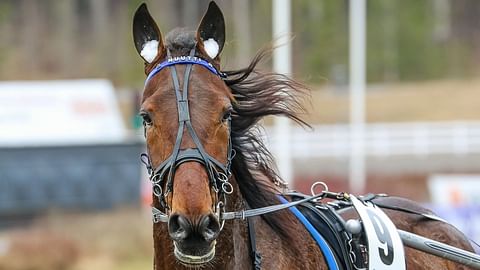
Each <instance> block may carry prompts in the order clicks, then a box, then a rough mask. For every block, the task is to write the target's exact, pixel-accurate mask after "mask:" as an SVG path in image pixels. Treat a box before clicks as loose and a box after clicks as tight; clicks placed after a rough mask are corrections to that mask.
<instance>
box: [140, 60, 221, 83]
mask: <svg viewBox="0 0 480 270" xmlns="http://www.w3.org/2000/svg"><path fill="white" fill-rule="evenodd" d="M186 64H195V65H200V66H203V67H205V68H206V69H208V70H209V71H210V72H212V73H213V74H215V75H217V76H220V77H222V78H223V77H224V76H225V75H224V74H223V73H221V72H219V71H218V70H217V69H216V68H215V67H214V66H213V65H212V64H210V63H209V62H207V61H206V60H204V59H202V58H200V57H196V56H178V57H173V58H169V59H167V60H165V61H163V62H162V63H160V64H158V65H157V66H156V67H155V68H154V69H153V70H152V71H151V72H150V74H148V76H147V79H146V80H145V85H146V84H147V83H148V81H149V80H150V79H151V78H152V77H153V76H155V75H156V74H157V73H158V72H160V71H161V70H162V69H164V68H166V67H169V66H173V65H186Z"/></svg>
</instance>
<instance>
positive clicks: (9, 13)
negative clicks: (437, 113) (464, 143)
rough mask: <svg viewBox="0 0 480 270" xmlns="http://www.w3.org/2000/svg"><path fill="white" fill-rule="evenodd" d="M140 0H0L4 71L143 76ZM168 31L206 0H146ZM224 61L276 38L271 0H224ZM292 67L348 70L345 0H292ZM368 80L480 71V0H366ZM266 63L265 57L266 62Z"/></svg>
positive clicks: (306, 74) (339, 74) (19, 75)
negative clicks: (136, 23) (135, 24)
mask: <svg viewBox="0 0 480 270" xmlns="http://www.w3.org/2000/svg"><path fill="white" fill-rule="evenodd" d="M140 2H141V1H140V0H63V1H57V0H0V80H12V79H61V78H85V77H107V78H110V79H111V80H113V81H114V82H115V83H116V84H117V85H119V86H127V87H135V86H141V83H142V78H143V74H142V72H141V69H142V63H141V61H140V60H139V58H138V57H137V55H136V52H135V50H134V47H133V43H132V40H131V19H132V14H133V12H134V10H135V8H136V7H137V6H138V5H139V4H140ZM147 2H148V4H149V7H150V9H151V12H152V14H153V15H154V17H155V18H156V20H157V22H158V23H159V25H160V28H161V29H162V30H163V31H164V34H165V32H166V31H168V30H170V29H171V28H173V27H175V26H189V27H190V28H195V27H196V25H197V24H198V22H199V20H200V17H201V15H202V14H203V12H204V10H205V8H206V6H207V4H208V0H195V1H192V0H158V1H153V0H152V1H147ZM217 2H218V3H219V5H220V6H221V7H222V8H223V10H224V13H225V17H226V20H227V27H228V28H227V31H228V32H227V36H228V38H227V39H228V44H227V46H226V50H225V53H224V63H225V66H226V67H227V68H234V67H239V66H243V65H246V64H248V59H251V57H252V56H253V54H254V53H255V51H257V50H258V49H260V48H261V47H262V46H263V45H265V44H268V43H269V42H270V41H271V40H272V37H271V0H219V1H217ZM291 2H292V8H293V11H292V13H293V26H292V32H293V33H292V34H293V36H294V37H295V39H294V46H293V63H294V69H293V70H294V75H295V76H297V77H300V78H301V79H302V80H307V81H309V82H318V83H321V82H324V81H326V80H328V81H329V82H333V83H336V84H344V83H346V82H347V79H348V2H349V1H348V0H343V1H341V0H335V1H329V0H292V1H291ZM367 2H368V22H367V25H368V30H367V33H368V39H367V40H368V41H367V42H368V49H367V50H368V52H367V53H368V54H367V55H368V56H367V60H368V80H369V81H370V82H383V81H408V80H429V79H438V78H444V77H449V78H463V77H471V76H476V75H479V74H480V20H479V19H478V18H479V14H480V1H478V0H390V1H385V0H368V1H367ZM266 65H268V63H266Z"/></svg>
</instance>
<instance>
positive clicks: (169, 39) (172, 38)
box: [165, 28, 196, 56]
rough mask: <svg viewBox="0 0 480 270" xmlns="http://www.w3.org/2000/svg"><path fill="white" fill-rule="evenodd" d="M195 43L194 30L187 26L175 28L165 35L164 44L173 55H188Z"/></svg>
mask: <svg viewBox="0 0 480 270" xmlns="http://www.w3.org/2000/svg"><path fill="white" fill-rule="evenodd" d="M195 44H196V36H195V32H194V31H191V30H188V29H187V28H175V29H173V30H172V31H170V32H168V34H167V35H166V36H165V46H166V48H167V49H168V50H170V53H172V55H173V56H182V55H188V54H189V53H190V51H191V50H192V49H193V48H194V47H195Z"/></svg>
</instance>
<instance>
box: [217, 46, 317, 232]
mask: <svg viewBox="0 0 480 270" xmlns="http://www.w3.org/2000/svg"><path fill="white" fill-rule="evenodd" d="M270 52H271V49H268V48H267V49H263V50H261V51H260V52H258V53H257V55H256V56H255V57H254V59H253V61H252V62H251V63H250V65H249V66H248V67H246V68H243V69H239V70H234V71H225V73H226V74H227V78H226V80H225V83H226V84H227V86H228V87H229V88H230V89H231V91H232V94H233V96H234V98H235V101H234V102H233V107H234V110H233V114H232V133H231V136H232V144H233V148H234V149H235V150H236V156H235V158H234V160H233V163H232V171H233V174H234V176H235V179H236V181H237V183H238V186H239V188H240V192H241V193H242V195H243V197H244V199H245V200H246V201H247V203H248V206H249V207H250V208H259V207H264V206H268V205H273V204H278V203H280V201H279V200H278V198H277V197H276V196H277V194H278V191H279V190H278V187H280V188H284V187H285V184H284V182H283V181H282V180H281V178H280V176H279V175H278V174H277V173H276V171H275V163H274V158H273V156H272V154H271V153H270V151H269V150H268V149H267V148H266V146H265V144H264V143H263V141H262V139H261V137H260V134H259V128H261V126H260V125H259V124H258V122H259V121H260V120H261V119H262V118H264V117H266V116H272V115H273V116H285V117H288V118H290V119H292V120H294V121H295V122H297V123H299V124H301V125H305V126H308V124H307V123H306V122H305V121H303V120H302V119H301V118H300V116H299V115H300V114H301V113H304V112H305V109H304V107H303V106H302V102H301V101H302V98H303V97H305V95H306V94H308V93H309V91H308V89H307V88H306V87H305V86H304V85H302V84H300V83H298V82H295V81H294V80H292V79H290V78H288V77H287V76H285V75H282V74H277V73H260V72H258V70H257V65H258V64H259V63H260V61H261V60H262V59H263V58H264V57H265V56H267V55H268V54H269V53H270ZM286 213H288V212H287V211H285V210H284V211H281V212H277V213H272V214H267V215H263V216H262V217H263V218H264V220H265V221H266V222H267V223H268V224H269V225H270V226H271V227H272V228H273V229H274V230H275V231H277V232H279V233H280V234H281V235H282V236H284V237H287V238H288V235H289V234H290V232H291V230H292V229H294V228H289V227H288V224H295V223H294V222H288V221H287V220H288V219H290V218H292V217H293V216H292V215H287V214H286Z"/></svg>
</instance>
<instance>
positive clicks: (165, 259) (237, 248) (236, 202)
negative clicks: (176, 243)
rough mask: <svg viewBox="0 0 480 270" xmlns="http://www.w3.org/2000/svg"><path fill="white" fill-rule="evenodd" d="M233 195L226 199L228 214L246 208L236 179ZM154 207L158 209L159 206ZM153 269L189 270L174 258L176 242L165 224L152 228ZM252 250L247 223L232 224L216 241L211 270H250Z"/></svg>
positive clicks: (227, 223) (227, 225) (232, 181)
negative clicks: (174, 243) (174, 242)
mask: <svg viewBox="0 0 480 270" xmlns="http://www.w3.org/2000/svg"><path fill="white" fill-rule="evenodd" d="M230 181H231V183H232V185H233V187H234V191H233V193H232V194H230V195H227V209H226V211H238V210H240V209H244V208H245V204H244V200H243V197H242V195H241V193H240V191H239V188H238V185H237V182H236V180H235V178H234V177H232V179H231V180H230ZM156 204H157V203H156V202H155V203H154V205H155V207H159V205H156ZM153 244H154V269H156V270H160V269H187V268H184V267H183V266H181V265H180V264H179V263H178V262H177V261H176V259H175V256H174V254H173V249H174V248H173V242H172V240H171V239H170V236H169V235H168V229H167V224H166V223H156V224H154V225H153ZM249 252H250V247H249V239H248V229H247V223H246V221H244V220H229V221H226V222H225V225H224V228H223V230H222V231H221V232H220V235H219V237H218V238H217V244H216V255H215V259H214V262H213V263H212V264H211V265H212V268H208V269H250V268H251V259H250V253H249Z"/></svg>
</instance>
